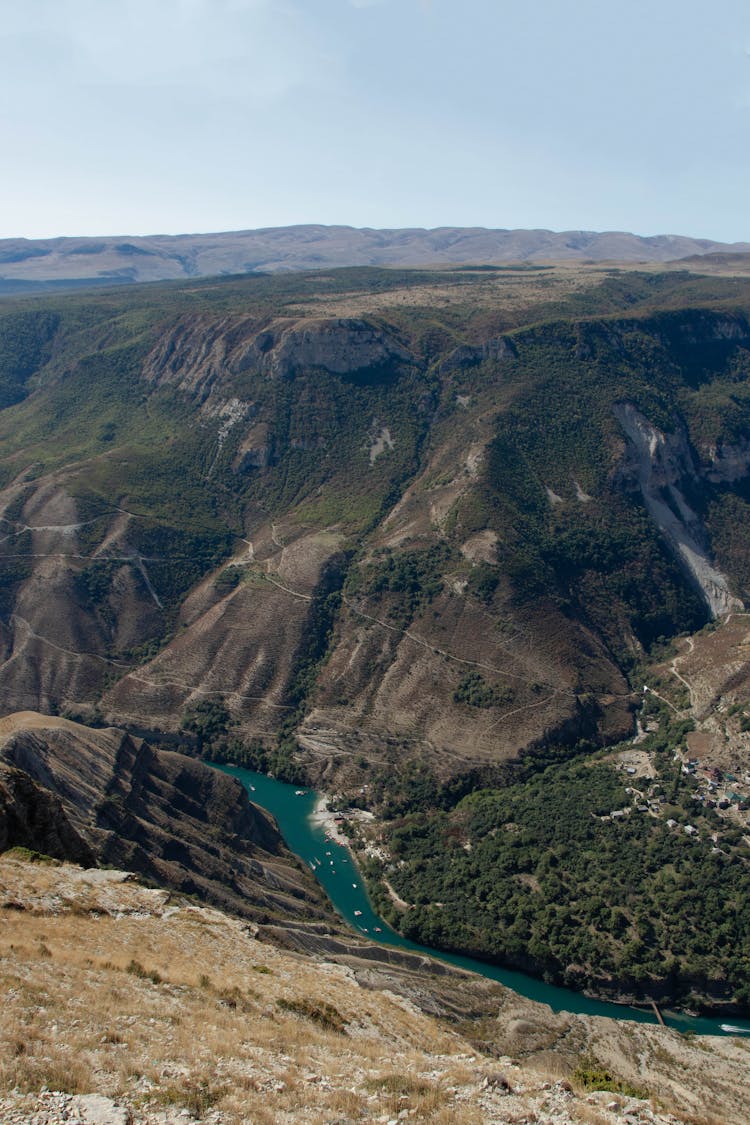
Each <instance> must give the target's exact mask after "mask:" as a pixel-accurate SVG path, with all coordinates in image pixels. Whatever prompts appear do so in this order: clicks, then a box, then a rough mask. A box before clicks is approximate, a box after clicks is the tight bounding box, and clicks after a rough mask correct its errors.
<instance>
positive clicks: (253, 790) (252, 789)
mask: <svg viewBox="0 0 750 1125" xmlns="http://www.w3.org/2000/svg"><path fill="white" fill-rule="evenodd" d="M250 792H251V793H254V792H255V786H254V785H251V786H250Z"/></svg>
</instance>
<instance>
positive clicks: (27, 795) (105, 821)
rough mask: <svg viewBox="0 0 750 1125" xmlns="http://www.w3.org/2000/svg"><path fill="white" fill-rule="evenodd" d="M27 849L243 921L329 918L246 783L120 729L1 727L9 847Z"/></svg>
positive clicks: (20, 721)
mask: <svg viewBox="0 0 750 1125" xmlns="http://www.w3.org/2000/svg"><path fill="white" fill-rule="evenodd" d="M19 845H22V846H25V847H31V848H34V849H36V850H39V851H45V849H48V850H47V854H50V855H53V856H55V857H57V858H61V859H71V860H73V859H75V860H76V861H79V862H81V861H83V862H87V863H94V862H97V863H100V864H106V865H110V866H111V865H119V866H122V867H127V868H129V869H130V870H133V871H137V872H139V873H140V874H142V875H144V876H146V877H148V878H149V879H151V880H153V881H154V882H156V883H158V884H159V885H161V886H166V887H173V888H175V889H177V890H181V891H184V892H187V893H192V894H197V895H199V896H200V897H201V898H204V899H206V900H207V901H209V902H214V903H216V904H217V905H221V906H223V907H225V908H227V909H230V910H232V911H233V912H234V913H237V914H243V915H249V916H251V917H259V916H260V915H261V914H263V915H265V916H266V917H267V918H268V917H275V916H294V917H305V916H306V917H308V918H310V919H322V918H325V917H326V910H325V908H324V907H323V903H322V900H321V897H320V894H319V892H318V890H317V887H316V885H315V884H314V882H313V880H312V879H309V878H308V877H307V876H306V875H305V874H304V873H303V872H302V871H301V870H300V869H298V868H297V867H296V866H294V865H293V864H292V861H291V857H290V856H289V855H288V853H287V852H286V850H285V848H284V846H283V844H282V842H281V838H280V837H279V835H278V833H277V831H276V829H275V828H274V827H273V825H272V823H271V821H270V819H269V818H268V817H267V816H266V815H265V814H264V813H261V812H260V811H259V810H258V809H256V808H254V806H252V805H250V804H249V802H248V801H247V798H246V795H245V792H244V790H243V789H242V786H241V785H240V784H239V782H237V781H235V780H234V778H230V777H228V776H226V775H224V774H221V773H218V772H217V771H215V770H212V769H210V768H209V767H207V766H205V765H203V764H202V763H201V762H196V761H194V760H192V759H190V758H186V757H184V756H183V755H181V754H175V753H171V752H169V751H159V750H155V749H153V748H152V747H151V746H149V745H148V743H146V742H143V741H142V740H141V739H137V738H132V737H131V736H129V735H128V734H126V733H125V732H124V731H121V730H116V729H113V728H109V729H106V730H91V729H90V728H88V727H83V726H80V725H79V724H77V723H72V722H69V721H68V720H65V719H57V718H51V717H49V716H44V715H39V714H36V713H33V712H24V713H19V714H15V715H11V716H8V717H6V718H4V719H0V849H2V848H10V847H14V846H19Z"/></svg>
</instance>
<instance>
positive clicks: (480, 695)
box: [453, 672, 513, 707]
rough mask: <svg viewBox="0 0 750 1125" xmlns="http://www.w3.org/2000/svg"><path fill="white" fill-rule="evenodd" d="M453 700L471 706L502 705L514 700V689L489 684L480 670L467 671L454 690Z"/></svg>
mask: <svg viewBox="0 0 750 1125" xmlns="http://www.w3.org/2000/svg"><path fill="white" fill-rule="evenodd" d="M453 700H454V702H455V703H468V705H469V706H470V707H502V706H504V705H505V704H508V703H511V702H512V701H513V691H512V689H511V688H508V687H497V686H493V685H491V684H488V683H487V681H486V680H485V679H484V677H483V676H481V675H480V674H479V672H467V674H466V675H465V676H464V677H463V679H462V680H461V682H460V684H459V685H458V687H457V688H456V690H455V691H454V693H453Z"/></svg>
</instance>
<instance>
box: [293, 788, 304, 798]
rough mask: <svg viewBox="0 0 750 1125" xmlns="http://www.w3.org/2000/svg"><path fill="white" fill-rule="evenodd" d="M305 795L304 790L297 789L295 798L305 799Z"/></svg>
mask: <svg viewBox="0 0 750 1125" xmlns="http://www.w3.org/2000/svg"><path fill="white" fill-rule="evenodd" d="M304 795H305V791H304V789H295V790H294V796H295V797H304Z"/></svg>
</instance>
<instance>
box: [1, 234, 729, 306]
mask: <svg viewBox="0 0 750 1125" xmlns="http://www.w3.org/2000/svg"><path fill="white" fill-rule="evenodd" d="M727 252H728V253H750V243H747V242H737V243H731V244H729V243H721V242H713V241H711V240H710V239H701V238H688V237H685V236H682V235H655V236H653V237H650V238H642V237H640V236H639V235H635V234H628V233H626V232H622V231H605V232H603V233H597V232H594V231H562V232H555V231H549V230H487V229H486V228H484V227H438V228H436V229H434V230H424V229H421V228H417V227H415V228H405V229H400V230H373V229H371V228H367V227H365V228H361V229H359V228H355V227H346V226H319V225H306V226H290V227H269V228H266V229H263V230H246V231H229V232H224V233H219V234H181V235H148V236H146V237H126V236H122V235H119V236H117V235H115V236H107V237H102V238H48V239H26V238H9V239H3V240H0V291H5V292H8V291H10V290H14V289H15V290H18V289H24V288H27V287H29V288H36V287H37V286H39V285H44V286H45V287H46V286H50V285H52V286H57V285H60V284H63V285H66V286H67V285H80V284H86V285H89V284H91V283H92V282H94V283H102V284H111V283H112V282H125V283H127V282H136V281H164V280H170V279H177V278H186V277H209V276H215V275H221V274H242V273H252V272H270V273H275V272H278V271H282V270H308V269H320V268H327V267H334V266H429V265H466V264H477V263H497V264H501V263H504V262H540V261H576V260H578V261H621V262H622V261H627V262H638V261H643V262H666V261H674V260H676V259H680V258H686V257H693V256H696V255H698V256H701V257H702V256H704V255H706V254H715V253H727Z"/></svg>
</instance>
